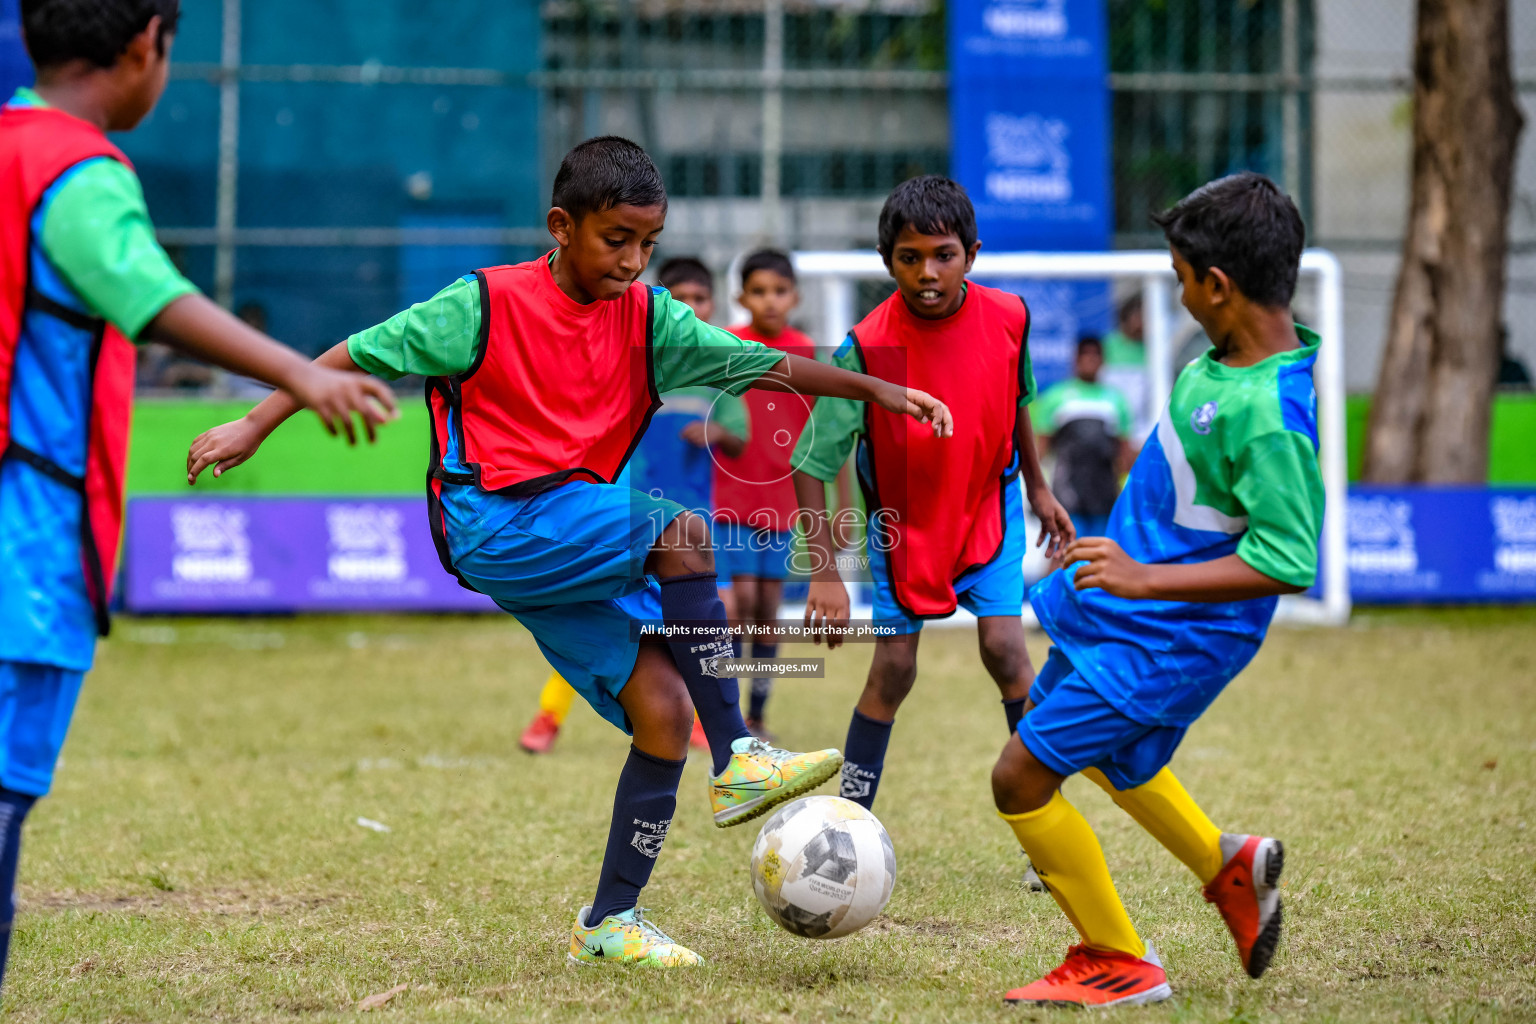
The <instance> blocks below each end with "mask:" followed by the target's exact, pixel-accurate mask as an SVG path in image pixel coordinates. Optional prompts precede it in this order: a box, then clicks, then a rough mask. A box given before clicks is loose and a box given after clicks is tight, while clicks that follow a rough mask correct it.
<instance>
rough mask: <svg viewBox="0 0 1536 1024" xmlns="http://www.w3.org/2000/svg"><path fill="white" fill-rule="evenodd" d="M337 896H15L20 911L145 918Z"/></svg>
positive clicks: (259, 911)
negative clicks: (122, 915) (160, 914)
mask: <svg viewBox="0 0 1536 1024" xmlns="http://www.w3.org/2000/svg"><path fill="white" fill-rule="evenodd" d="M340 899H341V897H340V896H337V895H324V894H318V895H317V894H311V895H293V894H287V893H248V892H245V891H243V890H240V889H205V890H195V889H194V890H186V891H179V890H178V891H171V892H166V891H162V890H156V891H154V892H147V893H124V894H119V895H110V894H106V893H94V892H43V893H24V894H22V895H21V896H20V898H19V899H18V901H17V902H18V905H19V906H18V909H19V910H20V911H21V913H23V914H59V913H65V912H67V911H72V910H73V911H77V912H81V913H87V914H130V915H137V916H141V917H147V916H149V915H152V914H158V913H168V912H169V913H178V914H213V915H218V916H224V917H232V916H233V917H260V916H263V915H267V914H279V915H281V914H292V913H294V912H296V911H304V910H314V909H315V908H317V907H323V906H326V905H328V904H331V903H335V902H337V901H338V900H340Z"/></svg>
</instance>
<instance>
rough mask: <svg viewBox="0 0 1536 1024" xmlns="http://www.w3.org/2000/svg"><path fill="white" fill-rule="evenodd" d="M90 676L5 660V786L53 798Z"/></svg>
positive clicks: (0, 722)
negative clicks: (56, 777) (82, 690)
mask: <svg viewBox="0 0 1536 1024" xmlns="http://www.w3.org/2000/svg"><path fill="white" fill-rule="evenodd" d="M84 679H85V673H83V672H75V671H73V670H71V669H67V668H55V667H54V666H52V665H37V664H33V663H32V662H27V661H0V787H4V788H5V789H9V790H13V791H14V792H17V793H25V794H27V795H28V796H47V795H48V790H50V789H52V788H53V769H54V767H55V766H56V765H57V764H58V763H59V750H60V749H61V748H62V747H63V746H64V736H65V734H66V733H68V732H69V721H70V719H71V718H72V717H74V714H75V702H76V701H77V700H78V699H79V698H80V684H81V682H82V681H83V680H84Z"/></svg>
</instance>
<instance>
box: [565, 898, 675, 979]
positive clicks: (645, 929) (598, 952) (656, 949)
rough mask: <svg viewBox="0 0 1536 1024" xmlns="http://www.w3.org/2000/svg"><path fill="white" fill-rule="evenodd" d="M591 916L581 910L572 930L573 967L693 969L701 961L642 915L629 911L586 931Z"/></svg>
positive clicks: (604, 920)
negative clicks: (611, 965)
mask: <svg viewBox="0 0 1536 1024" xmlns="http://www.w3.org/2000/svg"><path fill="white" fill-rule="evenodd" d="M591 912H592V908H591V907H582V908H581V913H579V914H577V915H576V923H575V925H573V926H572V927H571V951H570V953H569V954H568V956H569V958H570V960H571V962H572V963H576V964H581V965H582V966H583V967H589V966H595V965H597V964H647V965H649V966H652V967H692V966H694V965H695V964H702V963H703V962H704V958H703V957H701V956H699V954H697V953H695V952H694V951H693V950H691V949H688V948H687V947H685V946H680V945H678V944H677V943H675V942H673V941H672V940H671V938H669V937H668V936H667V933H666V932H664V931H662V930H661V929H660V928H658V927H656V926H655V925H654V924H652V923H651V922H650V921H647V920H646V919H645V911H644V910H642V909H640V908H639V907H631V908H630V909H629V910H626V911H624V913H622V914H612V915H610V916H608V917H605V918H603V920H602V922H601V923H600V924H598V925H596V926H594V927H591V928H588V927H587V926H586V925H585V924H583V922H584V921H586V919H587V915H588V914H590V913H591Z"/></svg>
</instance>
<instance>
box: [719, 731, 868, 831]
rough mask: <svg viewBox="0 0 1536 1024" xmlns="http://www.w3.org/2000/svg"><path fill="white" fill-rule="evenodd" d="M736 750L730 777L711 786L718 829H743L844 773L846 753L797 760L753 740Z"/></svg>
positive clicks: (796, 756) (738, 743) (745, 739)
mask: <svg viewBox="0 0 1536 1024" xmlns="http://www.w3.org/2000/svg"><path fill="white" fill-rule="evenodd" d="M731 750H732V751H733V753H732V754H731V761H730V763H729V764H727V765H726V766H725V771H723V772H721V773H720V774H719V775H716V776H715V777H714V778H712V779H710V780H709V802H710V807H711V809H712V810H713V811H714V812H715V827H716V828H730V827H731V826H732V825H740V824H741V823H742V822H744V821H751V820H752V819H753V818H756V817H758V816H759V815H762V814H765V813H767V812H768V811H770V810H772V809H773V808H775V807H777V806H779V804H782V803H783V802H784V801H786V800H793V799H794V798H795V797H798V796H804V795H805V794H807V793H809V792H810V791H811V790H813V789H815V788H816V787H817V786H819V785H821V784H822V783H823V782H826V781H827V780H828V779H830V778H832V777H833V776H835V775H836V774H837V773H838V771H839V770H840V769H841V768H842V767H843V755H842V752H841V751H837V750H832V749H830V748H829V749H827V750H817V751H814V752H812V753H809V754H796V753H793V752H791V751H788V750H780V749H779V748H777V747H770V746H769V745H768V744H766V743H764V742H763V741H762V740H760V739H757V738H756V737H752V736H743V737H742V738H741V739H739V740H737V741H736V742H734V743H732V744H731Z"/></svg>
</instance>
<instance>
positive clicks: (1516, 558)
mask: <svg viewBox="0 0 1536 1024" xmlns="http://www.w3.org/2000/svg"><path fill="white" fill-rule="evenodd" d="M1488 514H1489V516H1490V517H1491V518H1492V519H1493V543H1494V548H1493V564H1494V567H1495V568H1496V569H1498V571H1499V572H1501V573H1505V574H1507V575H1510V576H1536V497H1532V498H1494V499H1493V500H1492V501H1490V502H1489V503H1488Z"/></svg>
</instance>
